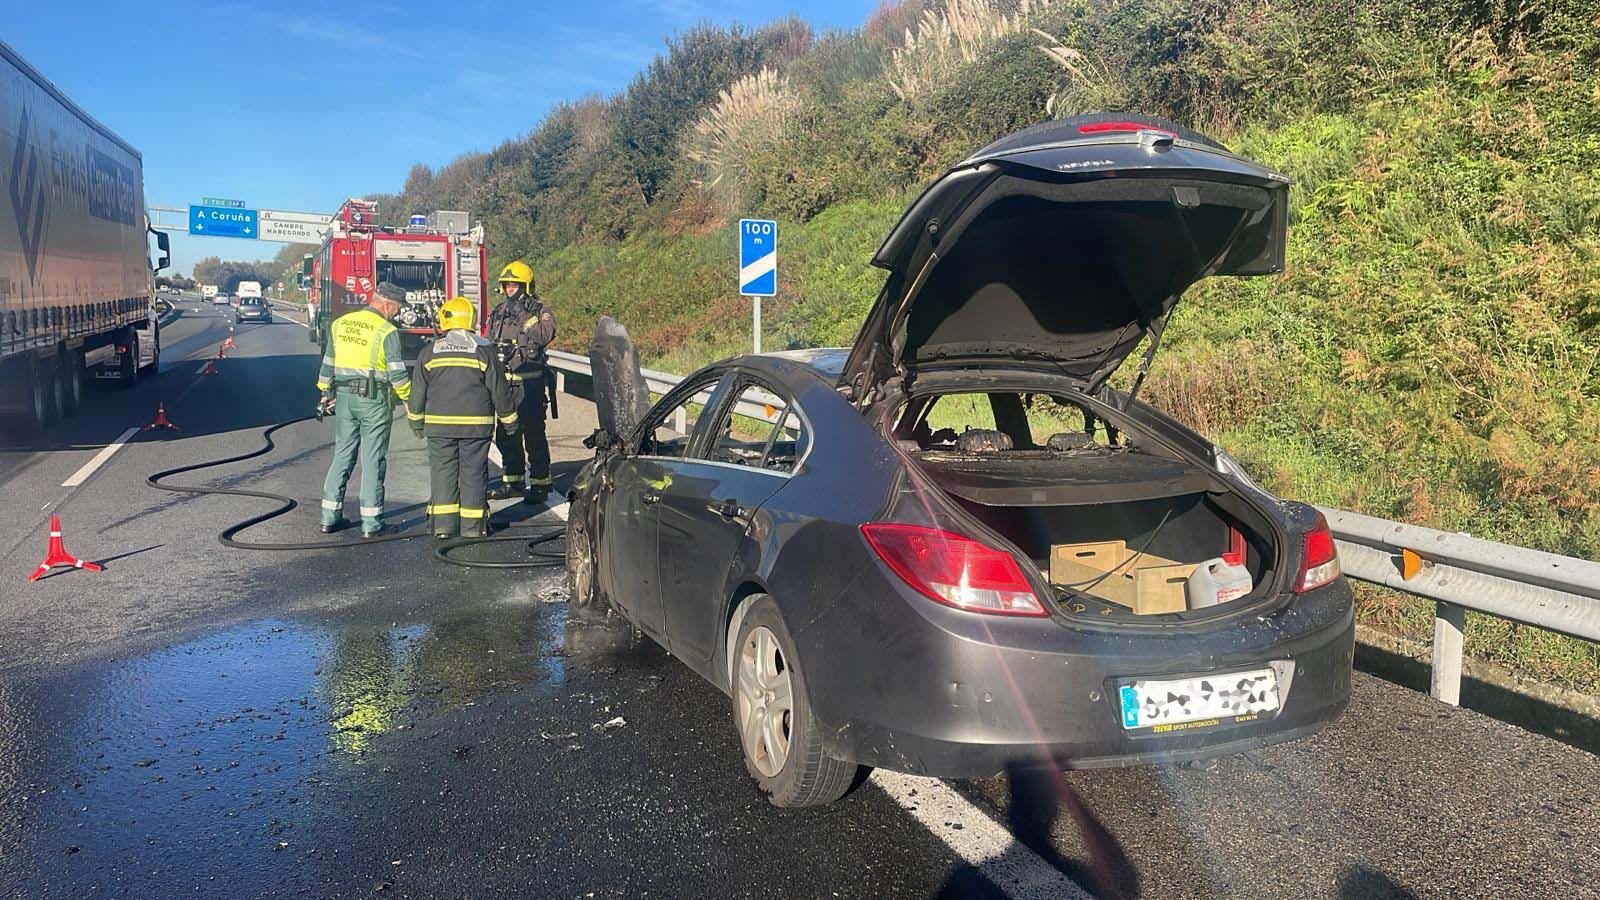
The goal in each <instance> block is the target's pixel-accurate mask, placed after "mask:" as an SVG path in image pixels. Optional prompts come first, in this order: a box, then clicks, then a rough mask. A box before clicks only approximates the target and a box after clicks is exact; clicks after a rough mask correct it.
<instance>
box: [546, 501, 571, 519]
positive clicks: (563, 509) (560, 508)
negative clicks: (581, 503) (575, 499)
mask: <svg viewBox="0 0 1600 900" xmlns="http://www.w3.org/2000/svg"><path fill="white" fill-rule="evenodd" d="M571 505H572V504H570V503H568V502H567V501H565V500H563V501H561V502H560V503H557V504H556V505H554V506H552V507H550V512H553V513H555V516H556V518H558V519H560V520H561V521H563V522H565V521H566V520H567V512H568V507H570V506H571Z"/></svg>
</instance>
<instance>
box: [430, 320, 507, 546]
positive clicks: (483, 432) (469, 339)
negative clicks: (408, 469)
mask: <svg viewBox="0 0 1600 900" xmlns="http://www.w3.org/2000/svg"><path fill="white" fill-rule="evenodd" d="M472 326H473V308H472V301H470V300H468V299H467V298H465V297H455V298H452V299H451V300H449V301H447V302H445V304H444V305H443V306H441V307H440V308H439V328H440V330H441V331H443V332H444V333H443V334H442V335H440V336H439V337H438V338H437V339H436V340H435V341H434V342H433V343H431V344H429V345H428V346H426V347H424V348H422V353H421V354H419V355H418V356H417V365H416V372H415V374H413V375H412V378H411V399H410V400H408V401H407V402H406V419H407V420H408V421H409V422H410V424H411V430H412V431H413V432H415V433H416V435H417V436H418V437H422V436H424V435H426V436H427V438H428V479H429V497H430V499H429V501H428V516H429V518H430V519H431V521H432V522H433V536H434V537H436V538H440V539H445V538H451V537H455V536H456V535H457V534H460V535H463V536H465V537H483V536H486V535H488V533H489V501H488V497H487V494H488V481H489V439H490V438H491V437H492V436H493V435H494V429H495V425H496V424H497V423H498V424H499V426H500V427H501V428H502V429H505V430H506V431H507V432H509V433H511V434H516V432H517V426H518V423H517V409H516V403H515V401H514V399H513V397H512V391H511V385H510V383H509V382H508V381H507V380H506V377H505V372H504V370H503V369H502V367H501V365H500V361H499V359H498V358H496V356H495V352H494V347H493V346H492V345H491V344H490V343H489V342H488V341H486V340H484V339H483V338H481V337H479V336H478V335H477V334H476V333H474V332H473V330H472Z"/></svg>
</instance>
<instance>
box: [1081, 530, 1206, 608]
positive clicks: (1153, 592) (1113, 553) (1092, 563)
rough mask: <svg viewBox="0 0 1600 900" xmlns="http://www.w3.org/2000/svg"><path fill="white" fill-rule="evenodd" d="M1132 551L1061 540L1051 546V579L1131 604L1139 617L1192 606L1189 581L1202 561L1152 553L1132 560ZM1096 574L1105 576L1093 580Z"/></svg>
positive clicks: (1124, 547) (1119, 544)
mask: <svg viewBox="0 0 1600 900" xmlns="http://www.w3.org/2000/svg"><path fill="white" fill-rule="evenodd" d="M1133 555H1134V554H1133V553H1132V552H1131V551H1129V550H1128V545H1127V544H1126V543H1125V542H1123V541H1093V542H1090V543H1084V544H1056V545H1055V546H1052V547H1051V548H1050V583H1051V584H1054V585H1058V586H1061V587H1066V588H1070V589H1072V590H1077V591H1080V592H1082V593H1085V594H1089V595H1092V596H1095V597H1099V598H1100V599H1102V600H1109V601H1110V602H1112V603H1115V604H1117V605H1119V606H1126V607H1128V608H1129V609H1131V610H1133V611H1134V612H1135V613H1137V614H1139V615H1153V614H1156V613H1169V612H1183V611H1184V610H1185V609H1188V608H1189V606H1188V601H1187V599H1186V598H1185V597H1184V585H1185V584H1187V583H1188V581H1189V576H1190V575H1192V574H1194V570H1195V566H1196V565H1197V564H1195V563H1179V562H1173V561H1172V560H1170V559H1163V558H1162V557H1159V556H1155V555H1153V554H1150V553H1146V554H1144V555H1143V556H1140V557H1139V558H1138V559H1136V560H1133V561H1132V562H1128V560H1129V558H1130V557H1132V556H1133ZM1124 563H1127V564H1126V565H1124ZM1119 567H1120V568H1119ZM1113 569H1115V570H1116V571H1114V572H1112V570H1113ZM1107 572H1112V574H1110V575H1106V573H1107ZM1102 575H1106V577H1104V578H1100V576H1102ZM1096 578H1100V580H1099V581H1098V582H1096V583H1094V584H1093V585H1089V584H1088V582H1090V581H1093V580H1094V579H1096ZM1080 585H1081V586H1080Z"/></svg>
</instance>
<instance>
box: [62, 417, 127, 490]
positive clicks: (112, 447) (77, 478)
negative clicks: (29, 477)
mask: <svg viewBox="0 0 1600 900" xmlns="http://www.w3.org/2000/svg"><path fill="white" fill-rule="evenodd" d="M138 433H139V429H138V428H129V429H128V430H127V431H124V432H123V433H122V435H121V436H120V437H118V438H117V439H116V440H114V441H112V442H111V443H109V444H107V445H105V446H104V447H102V448H100V452H99V453H96V454H95V455H94V459H91V460H89V461H88V462H86V463H84V464H83V468H81V469H79V470H78V471H76V472H73V473H72V475H71V477H69V478H68V479H67V480H66V481H63V482H61V486H62V487H77V486H78V485H80V484H83V483H84V482H85V481H88V480H89V476H90V475H93V474H94V473H95V472H97V471H99V469H100V467H101V466H103V465H105V464H106V460H108V459H110V458H111V455H112V454H113V453H116V452H117V451H118V450H121V449H122V445H123V444H126V443H127V442H128V438H131V437H133V436H134V435H136V434H138Z"/></svg>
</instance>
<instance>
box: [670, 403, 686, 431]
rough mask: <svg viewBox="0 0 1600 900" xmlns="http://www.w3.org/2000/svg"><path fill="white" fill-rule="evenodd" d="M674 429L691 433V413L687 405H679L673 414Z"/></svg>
mask: <svg viewBox="0 0 1600 900" xmlns="http://www.w3.org/2000/svg"><path fill="white" fill-rule="evenodd" d="M672 430H673V431H676V432H677V433H679V434H688V433H689V414H688V410H687V408H686V407H682V406H680V407H678V409H677V411H676V412H674V413H673V414H672Z"/></svg>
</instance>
